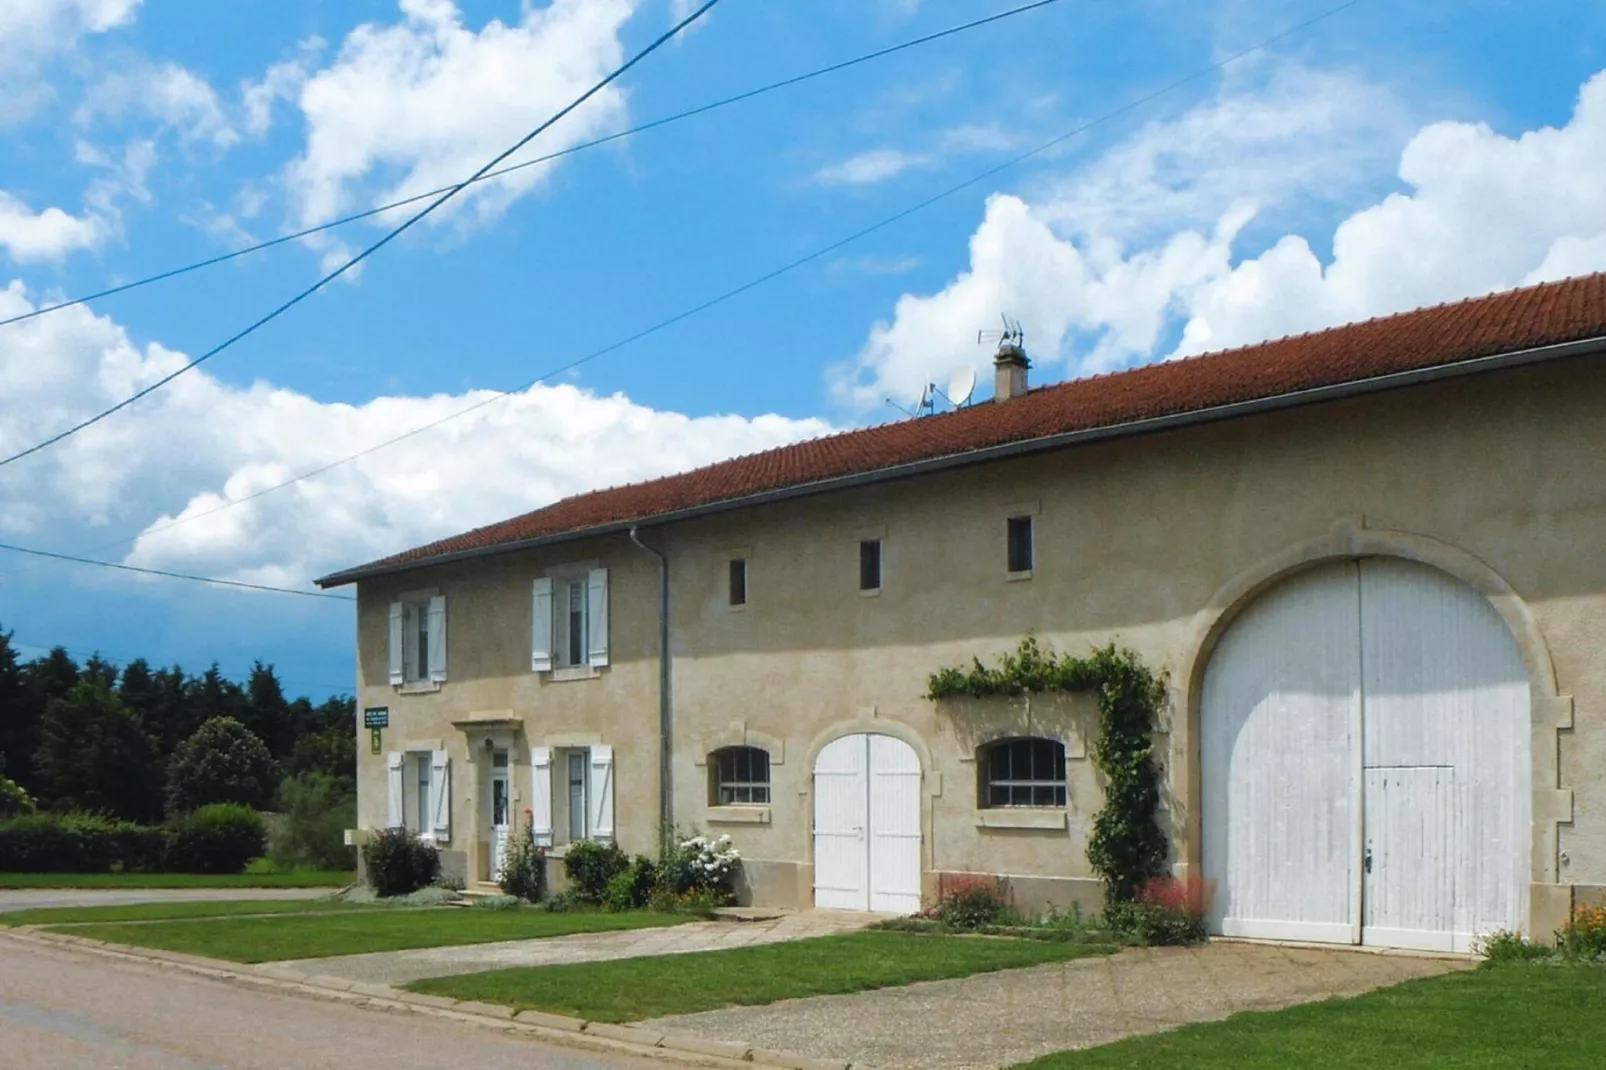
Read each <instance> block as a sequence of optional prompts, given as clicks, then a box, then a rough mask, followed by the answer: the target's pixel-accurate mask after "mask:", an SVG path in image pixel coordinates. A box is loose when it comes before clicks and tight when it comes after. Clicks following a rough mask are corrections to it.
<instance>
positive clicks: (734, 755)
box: [708, 747, 770, 806]
mask: <svg viewBox="0 0 1606 1070" xmlns="http://www.w3.org/2000/svg"><path fill="white" fill-rule="evenodd" d="M710 757H711V759H712V760H711V761H710V762H709V763H708V767H709V770H710V772H712V774H713V784H712V785H711V788H712V790H711V791H710V793H709V794H710V795H711V796H712V797H713V803H714V805H715V806H742V805H751V804H759V805H764V804H768V802H769V801H770V754H769V751H766V750H762V749H760V748H758V747H725V748H723V749H721V750H717V751H715V752H714V753H713V754H712V755H710Z"/></svg>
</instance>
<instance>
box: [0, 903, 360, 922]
mask: <svg viewBox="0 0 1606 1070" xmlns="http://www.w3.org/2000/svg"><path fill="white" fill-rule="evenodd" d="M386 909H389V908H388V907H386V906H384V905H383V904H375V903H345V902H341V901H340V900H338V899H202V900H195V901H186V902H182V903H125V904H122V905H118V906H104V907H40V908H38V909H35V910H7V911H4V912H0V925H69V924H86V923H94V922H114V921H179V920H183V919H191V920H195V919H200V918H224V917H230V916H233V915H239V914H308V913H348V912H350V911H354V910H386Z"/></svg>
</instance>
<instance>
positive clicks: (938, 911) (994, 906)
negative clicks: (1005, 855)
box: [920, 873, 1010, 929]
mask: <svg viewBox="0 0 1606 1070" xmlns="http://www.w3.org/2000/svg"><path fill="white" fill-rule="evenodd" d="M1009 897H1010V895H1009V882H1008V881H1006V880H1004V879H1003V878H1002V877H984V876H980V875H975V874H968V873H962V874H957V875H955V876H951V877H949V876H945V877H943V879H942V884H941V886H940V890H939V892H938V895H937V902H936V905H935V906H928V907H926V908H925V909H924V910H922V911H921V912H920V916H921V917H923V918H930V919H932V920H935V921H939V922H941V923H942V924H943V925H946V926H948V927H950V928H954V929H979V928H981V927H982V926H984V925H997V924H998V923H999V922H1001V921H1003V920H1004V919H1005V915H1006V914H1008V913H1009V909H1010V908H1009Z"/></svg>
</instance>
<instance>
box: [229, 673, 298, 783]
mask: <svg viewBox="0 0 1606 1070" xmlns="http://www.w3.org/2000/svg"><path fill="white" fill-rule="evenodd" d="M245 695H246V700H245V711H244V712H245V715H244V716H243V717H241V718H240V720H241V722H242V723H244V725H245V726H246V727H247V728H249V729H250V730H251V731H252V732H255V733H256V735H257V737H258V738H259V739H261V740H262V742H263V743H266V744H267V746H268V753H270V754H272V755H273V757H274V758H276V759H283V758H285V757H287V756H288V755H289V753H290V749H291V748H292V747H294V746H295V743H296V736H297V730H298V728H299V727H300V726H299V725H297V724H295V722H294V721H293V720H292V718H291V713H290V703H288V702H286V701H285V698H284V688H282V687H280V686H279V677H278V676H277V674H275V673H274V671H273V666H272V665H265V664H263V663H262V662H261V661H257V662H255V663H253V664H252V666H251V678H250V680H249V681H247V683H246V686H245Z"/></svg>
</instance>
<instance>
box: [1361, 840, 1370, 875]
mask: <svg viewBox="0 0 1606 1070" xmlns="http://www.w3.org/2000/svg"><path fill="white" fill-rule="evenodd" d="M1361 866H1362V867H1363V868H1364V869H1365V870H1366V872H1368V873H1370V872H1372V845H1371V844H1367V845H1366V853H1365V854H1364V855H1362V856H1361Z"/></svg>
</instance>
